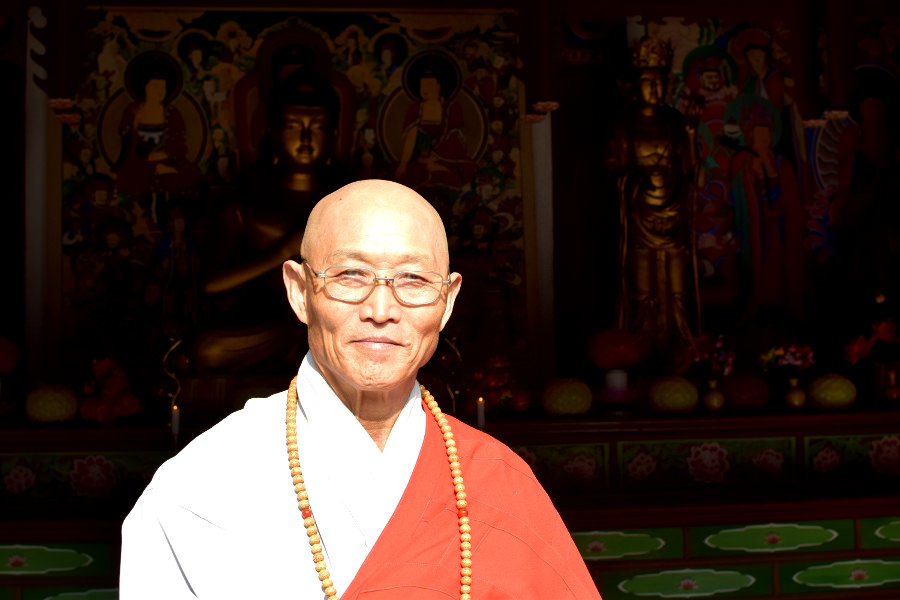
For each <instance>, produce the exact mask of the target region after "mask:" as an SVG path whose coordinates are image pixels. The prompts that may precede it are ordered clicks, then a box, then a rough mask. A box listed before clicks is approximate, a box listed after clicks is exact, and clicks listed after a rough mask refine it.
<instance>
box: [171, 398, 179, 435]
mask: <svg viewBox="0 0 900 600" xmlns="http://www.w3.org/2000/svg"><path fill="white" fill-rule="evenodd" d="M180 429H181V410H179V408H178V405H177V404H173V405H172V435H174V436H175V437H178V431H179V430H180Z"/></svg>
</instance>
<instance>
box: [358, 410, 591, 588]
mask: <svg viewBox="0 0 900 600" xmlns="http://www.w3.org/2000/svg"><path fill="white" fill-rule="evenodd" d="M448 419H449V420H450V422H451V426H452V427H453V433H454V438H455V439H456V442H457V447H458V448H459V457H460V464H461V468H462V472H463V479H464V481H465V486H466V494H467V496H468V501H469V519H470V521H471V526H472V571H473V573H472V579H473V582H472V597H473V598H474V599H476V600H499V599H501V598H502V599H512V598H515V599H517V600H527V599H534V600H545V599H546V598H554V599H556V600H561V599H564V598H573V599H578V600H585V599H589V598H597V599H599V598H600V594H599V593H598V592H597V588H596V586H595V585H594V582H593V581H592V580H591V576H590V574H589V573H588V570H587V567H586V566H585V564H584V561H583V560H582V558H581V556H580V554H579V552H578V549H577V548H576V547H575V544H574V542H573V541H572V538H571V536H570V534H569V532H568V530H567V529H566V526H565V525H564V524H563V522H562V519H561V518H560V517H559V514H558V513H557V511H556V509H555V508H554V507H553V504H552V502H551V501H550V498H549V497H548V496H547V494H546V492H544V490H543V488H542V487H541V486H540V484H539V483H538V482H537V480H536V479H535V478H534V475H533V474H532V472H531V469H530V468H529V467H528V466H527V465H526V464H525V462H524V461H523V460H522V459H521V458H519V457H518V456H517V455H516V454H515V453H513V452H512V451H511V450H510V449H509V448H507V447H506V446H504V445H503V444H501V443H500V442H498V441H497V440H495V439H493V438H491V437H490V436H488V435H485V434H483V433H481V432H480V431H477V430H475V429H473V428H471V427H469V426H467V425H465V424H463V423H461V422H459V421H458V420H456V419H454V418H452V417H448ZM459 551H460V548H459V532H458V530H457V513H456V498H455V496H454V491H453V483H452V480H451V478H450V467H449V465H448V462H447V457H446V452H445V450H444V444H443V438H442V437H441V434H440V430H439V429H438V427H437V424H436V422H435V421H434V420H433V419H431V418H430V417H429V424H428V426H427V428H426V432H425V442H424V443H423V445H422V451H421V452H420V453H419V459H418V462H417V463H416V467H415V470H414V471H413V474H412V477H411V478H410V481H409V485H408V486H407V488H406V491H405V493H404V494H403V497H402V498H401V500H400V503H399V504H398V505H397V509H396V510H395V511H394V514H393V515H392V516H391V519H390V521H388V524H387V526H386V527H385V529H384V531H383V532H382V534H381V537H379V538H378V541H377V542H376V543H375V546H374V547H373V548H372V550H371V551H370V552H369V555H368V556H367V557H366V560H365V562H364V563H363V564H362V567H361V568H360V570H359V572H358V573H357V574H356V577H355V578H354V580H353V582H352V583H351V584H350V587H349V588H348V589H347V590H346V591H345V592H344V593H342V594H340V597H341V598H342V600H354V599H357V598H359V599H366V600H369V599H371V600H377V599H379V598H384V599H385V600H387V599H391V600H395V599H396V598H402V597H408V598H414V599H415V600H428V599H432V598H433V599H446V598H458V597H459V583H460V582H459V576H460V574H459V569H460V564H459V561H460V555H459Z"/></svg>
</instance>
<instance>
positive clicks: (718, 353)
mask: <svg viewBox="0 0 900 600" xmlns="http://www.w3.org/2000/svg"><path fill="white" fill-rule="evenodd" d="M735 356H736V355H735V353H734V351H733V350H728V349H726V347H725V336H723V335H721V334H720V335H719V336H717V337H716V339H715V340H713V339H712V338H711V337H710V336H709V335H707V334H705V333H704V334H703V335H701V336H698V337H697V338H696V339H695V340H694V343H693V345H691V346H689V347H688V348H687V349H686V351H685V353H684V354H683V355H682V356H681V357H679V359H678V360H677V361H676V363H677V364H676V370H677V371H679V372H683V371H686V370H688V369H690V368H692V367H693V366H695V365H696V366H697V367H699V368H701V369H703V371H704V375H705V376H706V378H707V379H718V378H720V377H727V376H728V375H730V374H731V371H732V369H733V368H734V360H735Z"/></svg>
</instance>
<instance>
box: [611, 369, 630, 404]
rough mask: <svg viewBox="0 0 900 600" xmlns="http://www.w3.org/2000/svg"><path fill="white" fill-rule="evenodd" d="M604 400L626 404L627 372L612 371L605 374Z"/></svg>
mask: <svg viewBox="0 0 900 600" xmlns="http://www.w3.org/2000/svg"><path fill="white" fill-rule="evenodd" d="M606 398H607V400H608V401H609V402H612V403H621V402H628V372H627V371H625V369H612V370H611V371H609V372H608V373H607V374H606Z"/></svg>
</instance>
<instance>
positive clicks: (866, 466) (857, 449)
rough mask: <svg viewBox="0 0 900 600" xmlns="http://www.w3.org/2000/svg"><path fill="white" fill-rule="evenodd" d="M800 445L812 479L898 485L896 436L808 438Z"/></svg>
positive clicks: (898, 442) (899, 466)
mask: <svg viewBox="0 0 900 600" xmlns="http://www.w3.org/2000/svg"><path fill="white" fill-rule="evenodd" d="M803 444H804V447H805V449H806V460H807V464H806V472H807V477H808V478H809V479H811V480H814V481H841V480H865V481H866V482H868V483H869V484H873V485H891V484H893V485H897V484H900V455H898V453H897V446H898V445H900V438H898V435H897V434H896V433H883V434H870V435H831V436H809V437H806V438H804V440H803Z"/></svg>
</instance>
